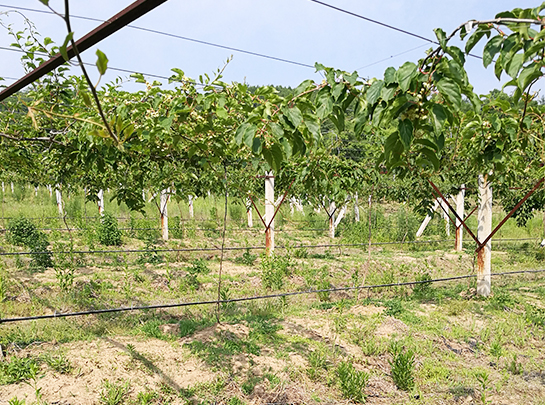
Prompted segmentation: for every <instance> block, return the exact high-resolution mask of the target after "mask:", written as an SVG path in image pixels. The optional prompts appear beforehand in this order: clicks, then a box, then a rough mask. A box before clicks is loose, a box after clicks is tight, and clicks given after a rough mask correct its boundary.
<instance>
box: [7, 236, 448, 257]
mask: <svg viewBox="0 0 545 405" xmlns="http://www.w3.org/2000/svg"><path fill="white" fill-rule="evenodd" d="M444 242H450V243H453V242H454V241H453V240H450V239H443V240H422V241H402V242H375V243H371V246H380V245H403V244H413V243H422V244H432V243H444ZM368 245H369V244H368V243H346V244H341V243H339V244H323V245H294V246H275V249H301V248H321V247H334V248H336V247H357V246H368ZM265 249H266V247H265V246H246V247H226V248H224V249H223V250H265ZM217 250H220V251H221V248H220V247H215V246H214V247H209V248H182V249H126V250H122V249H116V250H73V251H70V250H66V251H52V250H46V251H42V252H0V256H25V255H48V254H71V253H73V254H101V253H150V252H157V253H167V252H212V251H217Z"/></svg>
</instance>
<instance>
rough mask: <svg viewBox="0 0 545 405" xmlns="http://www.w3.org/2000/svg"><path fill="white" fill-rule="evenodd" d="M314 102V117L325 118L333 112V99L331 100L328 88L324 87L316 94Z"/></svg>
mask: <svg viewBox="0 0 545 405" xmlns="http://www.w3.org/2000/svg"><path fill="white" fill-rule="evenodd" d="M316 102H317V105H318V108H317V110H316V115H317V116H318V118H320V119H322V118H325V117H327V116H328V115H329V114H331V112H332V111H333V99H332V98H331V94H330V92H329V88H327V87H324V88H323V89H321V90H320V91H319V92H318V96H317V97H316Z"/></svg>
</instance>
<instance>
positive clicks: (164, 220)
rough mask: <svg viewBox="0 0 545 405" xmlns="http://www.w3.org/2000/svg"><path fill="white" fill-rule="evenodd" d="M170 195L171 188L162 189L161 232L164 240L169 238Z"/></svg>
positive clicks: (160, 207)
mask: <svg viewBox="0 0 545 405" xmlns="http://www.w3.org/2000/svg"><path fill="white" fill-rule="evenodd" d="M169 196H170V189H166V190H161V203H160V205H159V209H160V210H161V234H162V236H163V240H168V200H169Z"/></svg>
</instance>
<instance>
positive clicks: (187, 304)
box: [0, 269, 545, 323]
mask: <svg viewBox="0 0 545 405" xmlns="http://www.w3.org/2000/svg"><path fill="white" fill-rule="evenodd" d="M543 272H545V269H542V270H517V271H508V272H504V273H492V274H491V276H508V275H514V274H526V273H527V274H536V273H543ZM476 277H477V275H476V274H468V275H464V276H453V277H444V278H437V279H433V280H418V281H406V282H401V283H388V284H374V285H364V286H357V287H356V286H354V287H336V288H325V289H321V290H306V291H292V292H286V293H279V294H268V295H258V296H253V297H241V298H231V299H227V300H209V301H191V302H178V303H174V304H156V305H139V306H130V307H119V308H107V309H93V310H89V311H79V312H66V313H62V312H61V313H57V312H55V313H53V314H49V315H36V316H24V317H17V318H4V319H0V323H10V322H22V321H35V320H41V319H52V318H67V317H73V316H83V315H99V314H107V313H114V312H126V311H143V310H149V309H163V308H179V307H190V306H197V305H210V304H215V305H218V304H229V303H234V302H245V301H256V300H262V299H271V298H282V297H293V296H296V295H305V294H318V293H325V292H337V291H353V290H371V289H374V288H388V287H401V286H409V285H418V284H427V283H438V282H444V281H453V280H463V279H469V278H476Z"/></svg>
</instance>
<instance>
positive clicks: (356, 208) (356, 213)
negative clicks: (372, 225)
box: [354, 193, 360, 222]
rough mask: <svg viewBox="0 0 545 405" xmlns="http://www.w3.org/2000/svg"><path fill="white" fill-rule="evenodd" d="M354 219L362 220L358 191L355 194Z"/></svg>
mask: <svg viewBox="0 0 545 405" xmlns="http://www.w3.org/2000/svg"><path fill="white" fill-rule="evenodd" d="M354 220H355V221H356V222H360V207H359V205H358V193H356V195H355V196H354Z"/></svg>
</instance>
